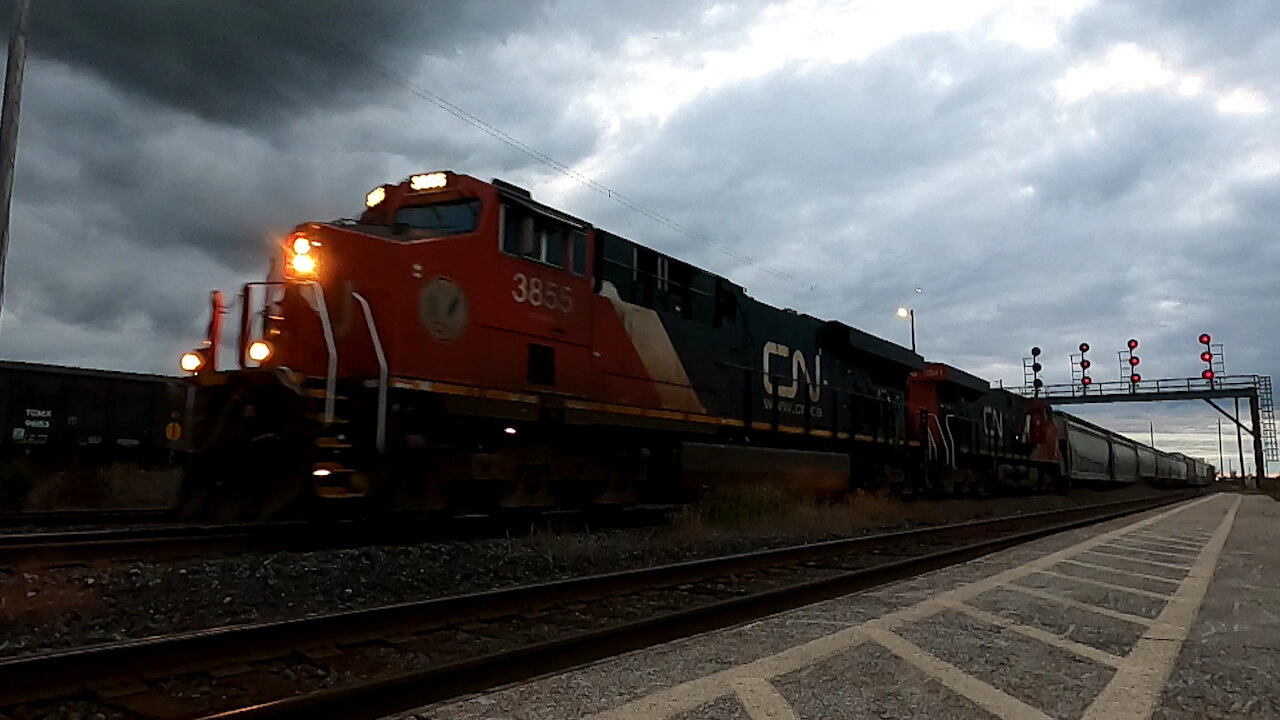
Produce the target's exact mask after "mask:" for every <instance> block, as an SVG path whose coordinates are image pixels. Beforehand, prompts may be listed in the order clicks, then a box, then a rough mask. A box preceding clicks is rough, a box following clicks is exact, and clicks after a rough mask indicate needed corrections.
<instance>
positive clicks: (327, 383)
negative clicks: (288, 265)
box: [307, 280, 338, 425]
mask: <svg viewBox="0 0 1280 720" xmlns="http://www.w3.org/2000/svg"><path fill="white" fill-rule="evenodd" d="M307 285H310V286H311V289H312V290H313V291H314V292H315V297H316V314H317V315H319V316H320V326H321V328H323V329H324V342H325V345H326V346H327V349H328V351H329V368H328V374H327V375H326V377H325V379H324V424H325V425H332V424H333V405H334V401H335V400H336V399H337V389H338V346H337V343H335V342H334V340H333V323H332V322H331V321H330V320H329V307H328V305H326V304H325V302H324V288H323V287H322V286H321V285H320V283H318V282H316V281H314V280H310V281H308V282H307Z"/></svg>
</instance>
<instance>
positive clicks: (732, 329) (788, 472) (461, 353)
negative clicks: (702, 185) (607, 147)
mask: <svg viewBox="0 0 1280 720" xmlns="http://www.w3.org/2000/svg"><path fill="white" fill-rule="evenodd" d="M277 261H278V262H276V263H274V264H273V271H272V272H271V273H270V274H269V276H268V278H267V279H266V280H264V281H262V282H251V283H247V284H245V285H244V287H243V288H242V290H241V292H240V293H239V294H238V296H237V298H236V305H237V308H238V311H239V322H238V323H237V327H236V333H235V337H234V339H233V342H231V343H229V347H233V348H234V353H235V365H236V367H235V369H232V370H227V371H220V370H218V362H217V354H218V351H219V349H220V347H221V346H222V344H223V338H222V333H221V327H222V316H223V315H224V314H226V313H228V312H229V310H228V308H227V307H226V306H224V304H223V302H222V300H221V296H220V294H218V293H216V292H215V293H214V294H213V296H212V312H211V320H210V324H209V333H208V336H207V337H206V338H205V341H204V345H203V346H202V347H201V348H198V349H197V350H195V351H193V352H190V353H187V354H186V355H184V356H183V357H182V360H181V365H182V368H183V369H184V370H185V371H187V372H189V373H191V375H192V379H191V382H192V383H193V384H194V388H195V392H194V404H193V415H192V417H191V419H190V424H191V426H192V427H191V433H190V438H191V443H192V445H191V453H190V454H189V456H188V461H187V463H186V470H187V476H188V486H189V489H190V492H189V496H190V499H191V500H190V503H191V507H193V508H199V509H200V510H201V511H210V512H216V513H218V514H223V515H227V514H230V515H239V516H245V515H248V516H258V517H262V516H269V515H274V514H277V513H279V512H282V511H286V510H289V511H296V510H300V509H301V510H303V511H305V512H321V513H326V512H339V513H367V512H377V511H381V510H387V509H397V510H399V509H444V508H449V509H461V508H476V507H508V508H510V507H530V508H541V507H553V506H559V507H581V506H593V505H594V506H599V505H622V504H629V503H636V502H647V501H671V500H677V499H682V498H687V497H691V496H695V495H697V494H698V493H700V492H703V491H705V490H706V489H708V488H714V487H721V486H724V485H726V484H733V483H754V482H761V481H764V482H770V483H781V484H783V485H786V486H788V487H791V488H795V489H797V490H799V491H802V492H806V493H813V494H818V495H836V494H840V493H843V492H845V491H847V490H848V489H850V488H851V487H866V488H879V489H885V490H889V491H894V492H901V493H918V492H930V493H941V494H946V493H959V492H982V491H985V490H988V489H991V488H994V487H996V486H1015V487H1023V488H1028V489H1047V488H1050V487H1055V486H1056V487H1062V486H1064V485H1066V484H1068V483H1069V482H1071V481H1072V479H1073V478H1077V479H1081V480H1085V479H1096V478H1092V477H1089V478H1086V477H1084V476H1083V475H1081V474H1079V473H1075V470H1074V467H1075V465H1074V464H1072V463H1069V462H1067V461H1066V460H1070V459H1071V456H1067V457H1066V458H1065V459H1064V455H1063V451H1064V449H1065V448H1066V447H1067V444H1066V443H1067V441H1068V439H1069V438H1070V437H1071V433H1073V432H1075V431H1074V430H1073V429H1072V428H1073V426H1071V425H1069V424H1068V425H1065V426H1064V424H1063V421H1062V420H1061V416H1059V417H1057V418H1055V416H1054V414H1053V412H1052V411H1051V409H1050V408H1049V407H1048V405H1046V404H1045V403H1044V402H1043V401H1038V400H1033V399H1026V398H1022V397H1020V396H1017V395H1014V394H1013V393H1009V392H1005V391H1003V390H995V389H992V388H991V387H990V384H989V383H987V382H986V381H984V380H981V379H980V378H977V377H975V376H973V375H970V374H968V373H965V372H964V371H962V370H959V369H958V368H953V367H950V366H946V365H942V364H937V363H926V362H925V361H924V359H923V358H922V357H920V356H919V355H917V354H916V353H915V352H913V351H911V350H909V349H906V348H904V347H901V346H899V345H897V344H894V343H892V342H889V341H887V340H884V339H881V338H879V337H875V336H873V335H871V334H868V333H866V332H863V331H861V330H858V329H857V328H854V327H850V326H849V325H846V324H844V323H841V322H839V321H835V320H822V319H820V318H815V317H812V316H810V315H806V314H803V313H800V312H796V311H794V310H789V309H781V308H775V307H772V306H770V305H767V304H765V303H762V302H760V301H758V300H756V299H754V298H752V297H751V296H750V295H749V294H748V293H747V292H746V290H745V289H744V288H743V287H741V286H739V285H737V284H735V283H733V282H732V281H730V280H728V279H726V278H724V277H720V276H718V275H715V274H713V273H710V272H708V271H706V270H703V269H701V268H698V267H694V266H693V265H690V264H688V263H685V262H682V261H680V260H678V259H677V258H674V257H671V256H669V255H666V254H663V253H660V252H658V251H656V250H654V249H652V248H649V247H646V246H644V245H641V244H638V243H635V242H632V241H631V240H628V239H626V238H623V237H620V236H618V235H616V234H613V233H610V232H608V231H605V230H603V229H600V228H597V227H594V226H592V225H591V224H590V223H588V222H586V221H584V220H581V219H579V218H576V217H573V216H571V215H569V214H567V213H564V212H562V211H560V210H557V209H555V208H552V207H549V206H547V205H544V204H542V203H539V202H537V201H535V200H534V199H533V197H532V196H531V194H530V193H529V192H528V191H527V190H524V189H522V188H520V187H517V186H515V185H512V184H510V183H507V182H503V181H501V180H496V179H495V180H493V181H492V182H484V181H481V180H478V179H476V178H474V177H470V176H467V175H462V174H456V173H453V172H447V171H446V172H429V173H421V174H416V175H413V176H411V177H409V178H406V179H405V180H404V181H403V182H400V183H397V184H386V185H380V186H378V187H376V188H374V189H373V190H372V191H370V192H369V193H368V195H367V196H366V198H365V209H364V211H363V212H362V214H361V215H360V216H359V217H358V218H356V219H347V220H338V221H333V222H312V223H304V224H301V225H298V226H297V227H296V228H295V229H294V231H293V232H292V233H290V234H289V235H288V236H287V237H286V238H284V241H283V242H282V244H281V247H280V251H279V256H278V258H277ZM1108 462H1110V460H1108ZM1073 473H1074V474H1073Z"/></svg>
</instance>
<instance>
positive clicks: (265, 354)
mask: <svg viewBox="0 0 1280 720" xmlns="http://www.w3.org/2000/svg"><path fill="white" fill-rule="evenodd" d="M269 357H271V343H269V342H267V341H265V340H255V341H254V342H252V343H250V344H249V359H250V360H252V361H254V362H258V363H260V362H263V361H264V360H266V359H267V358H269Z"/></svg>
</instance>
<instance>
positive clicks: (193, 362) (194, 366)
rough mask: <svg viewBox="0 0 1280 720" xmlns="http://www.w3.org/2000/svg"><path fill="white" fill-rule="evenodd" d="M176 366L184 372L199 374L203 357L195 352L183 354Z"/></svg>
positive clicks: (202, 365) (202, 364)
mask: <svg viewBox="0 0 1280 720" xmlns="http://www.w3.org/2000/svg"><path fill="white" fill-rule="evenodd" d="M178 366H179V367H181V368H182V370H183V371H184V372H189V373H193V372H199V371H200V368H202V367H204V356H203V355H201V354H200V353H197V352H189V353H185V354H184V355H183V356H182V358H181V359H180V360H178Z"/></svg>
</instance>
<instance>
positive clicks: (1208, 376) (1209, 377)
mask: <svg viewBox="0 0 1280 720" xmlns="http://www.w3.org/2000/svg"><path fill="white" fill-rule="evenodd" d="M1200 377H1202V378H1204V379H1205V380H1212V379H1213V371H1212V370H1205V371H1204V372H1202V373H1200Z"/></svg>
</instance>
